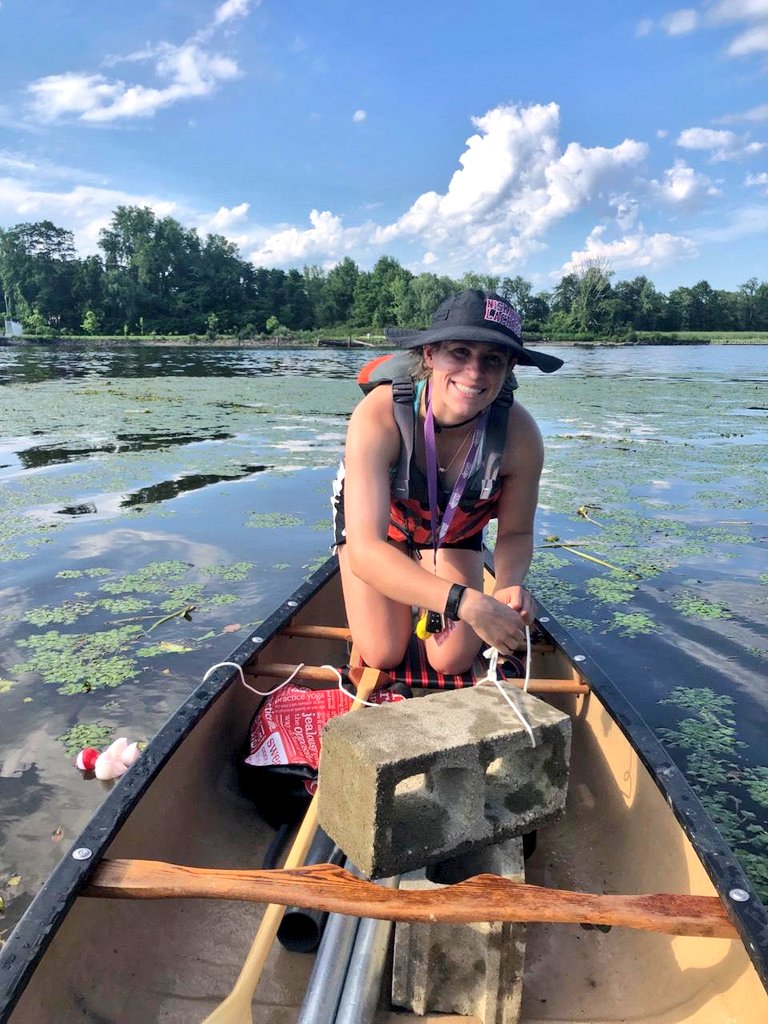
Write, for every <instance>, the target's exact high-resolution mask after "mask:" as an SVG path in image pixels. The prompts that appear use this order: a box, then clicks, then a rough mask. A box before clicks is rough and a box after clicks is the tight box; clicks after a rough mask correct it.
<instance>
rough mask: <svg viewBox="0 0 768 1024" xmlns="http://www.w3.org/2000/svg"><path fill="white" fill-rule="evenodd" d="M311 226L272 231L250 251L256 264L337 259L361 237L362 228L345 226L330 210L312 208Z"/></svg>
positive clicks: (276, 264) (277, 264)
mask: <svg viewBox="0 0 768 1024" xmlns="http://www.w3.org/2000/svg"><path fill="white" fill-rule="evenodd" d="M309 222H310V224H311V225H312V226H311V227H310V228H308V229H306V230H304V231H302V230H299V229H298V228H294V227H289V228H285V229H283V230H281V231H276V232H274V233H272V234H270V235H269V236H268V237H267V238H266V239H264V241H263V242H262V243H261V245H260V246H259V247H258V248H257V249H255V250H254V251H253V252H251V253H250V259H251V260H252V261H253V262H254V263H255V264H256V265H257V266H269V267H274V266H282V265H284V264H290V263H298V262H301V261H303V260H307V259H325V260H334V259H337V258H338V257H340V256H343V255H344V254H345V253H347V252H349V251H351V250H352V249H353V248H354V246H355V244H356V242H357V241H358V240H360V239H361V236H362V231H361V229H359V228H345V227H344V226H343V225H342V222H341V218H340V217H335V216H334V215H333V214H332V213H331V212H330V211H329V210H323V211H322V212H321V211H319V210H312V211H311V212H310V214H309Z"/></svg>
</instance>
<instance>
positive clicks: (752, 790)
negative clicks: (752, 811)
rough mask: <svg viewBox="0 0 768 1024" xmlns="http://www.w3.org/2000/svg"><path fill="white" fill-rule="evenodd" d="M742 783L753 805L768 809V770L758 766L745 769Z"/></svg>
mask: <svg viewBox="0 0 768 1024" xmlns="http://www.w3.org/2000/svg"><path fill="white" fill-rule="evenodd" d="M743 781H744V785H745V786H746V787H747V792H748V793H749V795H750V796H751V797H752V799H753V800H754V801H755V803H756V804H761V805H762V806H763V807H768V768H766V767H764V766H760V767H756V768H749V769H747V771H745V772H744V775H743Z"/></svg>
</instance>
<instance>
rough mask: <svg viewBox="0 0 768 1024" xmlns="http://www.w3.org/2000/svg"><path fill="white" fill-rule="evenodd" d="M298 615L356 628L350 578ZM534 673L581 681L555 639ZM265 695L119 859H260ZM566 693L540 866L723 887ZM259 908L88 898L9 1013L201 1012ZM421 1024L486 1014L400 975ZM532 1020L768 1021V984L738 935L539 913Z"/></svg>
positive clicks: (318, 645)
mask: <svg viewBox="0 0 768 1024" xmlns="http://www.w3.org/2000/svg"><path fill="white" fill-rule="evenodd" d="M295 621H296V622H301V623H322V624H324V625H337V626H340V625H343V624H344V619H343V606H342V602H341V598H340V587H339V582H338V576H334V577H332V578H331V579H330V581H329V582H328V583H327V584H326V585H325V586H324V587H323V589H321V590H320V591H319V592H318V594H317V595H316V596H315V597H314V598H313V599H312V600H311V601H310V602H309V603H308V604H307V605H305V606H304V607H303V608H302V609H301V610H300V611H299V613H298V615H297V617H296V619H295ZM259 657H260V660H262V661H264V662H290V663H293V664H295V663H297V662H299V661H303V662H306V663H307V664H313V665H322V664H337V665H341V664H343V663H344V662H345V661H346V659H347V650H346V646H345V644H344V643H343V642H342V641H338V640H318V639H303V638H288V637H285V636H276V637H275V638H274V639H273V640H272V641H271V642H270V643H269V644H268V645H266V646H265V647H264V648H263V649H262V651H261V652H260V655H259ZM251 671H253V666H251ZM533 676H534V677H550V678H566V679H570V678H573V677H574V672H573V669H572V667H571V665H570V664H569V662H568V660H567V659H566V658H565V656H564V655H563V654H562V653H561V652H559V651H558V650H556V649H555V648H554V647H553V648H552V649H551V650H541V651H539V652H538V653H537V654H536V655H535V661H534V667H533ZM261 685H263V686H264V688H265V689H266V688H268V687H269V686H273V685H275V683H274V681H270V680H266V679H264V680H262V682H261ZM432 699H439V697H435V698H432ZM256 700H257V698H255V697H254V696H253V695H252V694H251V693H249V692H248V691H247V690H245V689H244V688H243V687H242V686H241V685H240V684H239V682H237V681H235V682H233V683H232V684H231V685H229V686H228V687H227V688H226V689H225V690H224V692H223V693H222V695H221V697H220V698H219V699H218V700H217V701H216V702H215V703H214V704H213V706H212V707H211V709H210V710H209V711H208V713H207V714H205V715H204V716H203V717H202V718H201V720H200V721H199V723H198V724H197V725H196V726H195V727H194V728H193V730H192V732H191V733H190V735H189V736H188V738H187V739H186V740H185V741H184V742H183V743H182V744H181V746H180V747H179V748H178V750H177V752H176V753H175V754H174V755H173V756H172V757H171V759H170V760H169V761H168V762H167V764H166V765H165V767H164V768H163V769H162V770H161V772H160V773H159V774H158V776H157V777H156V779H155V781H154V782H153V783H152V785H151V786H150V788H149V790H148V792H147V793H146V795H145V796H144V798H143V799H142V800H141V801H140V802H139V804H138V806H137V807H136V809H135V810H134V812H133V813H132V814H131V816H130V817H129V818H128V820H127V822H126V823H125V825H124V826H123V827H122V829H121V831H120V832H119V834H118V835H117V837H116V839H115V840H114V841H113V842H112V844H111V846H110V848H109V850H108V855H109V856H110V857H136V858H144V859H150V860H168V861H173V862H176V863H181V864H189V865H194V866H200V867H205V866H209V867H223V868H227V867H260V866H261V863H262V858H263V856H264V853H265V850H266V848H267V846H268V844H269V842H270V840H271V839H272V837H273V835H274V833H273V830H272V829H271V828H270V827H268V826H267V825H265V823H264V822H263V821H261V820H260V818H259V817H258V815H257V814H256V812H255V810H254V807H253V804H252V803H251V802H250V801H249V800H247V799H246V798H245V797H244V796H243V795H242V793H241V791H240V789H239V785H238V780H237V776H236V771H235V765H236V761H237V758H238V755H239V751H240V748H241V745H242V743H243V740H244V738H245V735H246V731H247V726H248V723H249V721H250V717H251V715H252V713H253V710H254V708H255V703H256ZM552 702H553V703H557V705H558V706H559V707H561V708H562V709H563V710H565V711H567V712H568V713H569V714H570V715H571V716H572V719H573V728H574V743H573V756H572V765H571V780H570V787H569V798H568V810H567V814H566V816H565V817H564V819H563V820H562V821H561V822H560V823H558V824H556V825H553V826H550V827H548V828H546V829H542V830H540V832H539V837H538V847H537V850H536V852H535V854H534V855H533V857H532V858H531V859H530V860H529V861H528V863H527V880H528V881H530V882H534V883H537V884H545V885H549V886H553V887H561V888H566V889H575V890H579V889H581V890H585V891H596V892H607V893H611V892H617V893H635V892H638V893H640V892H676V893H695V894H703V895H712V894H714V889H713V887H712V885H711V883H710V881H709V878H708V877H707V874H706V872H705V870H704V868H703V866H702V864H701V862H700V861H699V859H698V857H697V855H696V853H695V852H694V850H693V847H692V846H691V844H690V843H689V841H688V840H687V838H686V837H685V835H684V833H683V831H682V829H681V828H680V827H679V825H678V823H677V821H676V819H675V817H674V815H673V813H672V812H671V810H670V809H669V807H668V806H667V804H666V802H665V800H664V799H663V797H662V796H661V794H660V793H659V791H658V789H657V787H656V786H655V784H654V782H653V780H652V779H651V777H650V775H649V774H648V772H647V771H646V769H645V768H644V767H643V765H642V763H641V762H640V760H639V758H638V756H637V755H636V753H635V752H634V750H633V749H632V747H631V746H630V744H629V743H628V742H627V740H626V739H625V737H624V735H623V734H622V732H621V730H620V729H619V728H618V727H617V726H616V724H615V723H614V721H613V719H612V718H611V717H610V715H609V714H608V712H607V711H606V709H605V707H604V706H603V705H602V704H601V702H600V700H599V699H598V698H597V696H596V695H595V694H594V693H592V694H589V695H588V696H586V697H584V696H581V695H558V696H556V697H555V698H552ZM259 917H260V908H259V907H258V906H256V905H254V904H238V903H230V902H223V901H217V900H211V901H209V900H197V901H192V900H162V901H155V902H152V901H143V900H142V901H127V900H125V901H118V900H106V899H103V900H99V899H87V898H82V897H81V898H78V899H77V900H76V902H75V904H74V907H73V909H72V911H71V912H70V913H69V915H68V916H67V918H66V920H65V922H64V924H63V926H62V927H61V928H60V930H59V932H58V933H57V935H56V937H55V938H54V940H53V942H52V943H51V945H50V947H49V949H48V952H47V953H46V955H45V956H44V957H43V960H42V962H41V963H40V965H39V966H38V968H37V970H36V972H35V974H34V976H33V977H32V979H31V981H30V983H29V985H28V986H27V989H26V991H25V992H24V994H23V996H22V997H21V999H20V1001H19V1003H18V1004H17V1007H16V1009H15V1011H14V1012H13V1013H12V1014H11V1016H10V1018H9V1019H10V1021H11V1022H12V1024H66V1022H69V1021H92V1022H98V1024H111V1022H114V1024H134V1022H135V1024H147V1022H148V1021H162V1022H164V1024H193V1022H198V1021H202V1020H203V1019H204V1018H205V1017H206V1016H207V1014H208V1013H209V1012H211V1011H212V1010H213V1009H214V1008H215V1006H216V1005H217V1004H218V1003H219V1002H220V1001H221V1000H222V999H223V998H224V996H225V995H226V994H227V993H228V992H229V990H230V988H231V987H232V985H233V983H234V980H235V978H236V976H237V973H238V969H239V965H240V964H241V963H242V961H243V959H244V958H245V956H246V954H247V952H248V949H249V947H250V943H251V940H252V938H253V935H254V934H255V931H256V928H257V926H258V921H259ZM312 959H313V958H312V956H311V955H307V954H297V953H288V952H286V951H284V950H283V949H282V948H280V947H279V946H276V947H275V948H274V949H273V950H272V953H271V954H270V958H269V961H268V965H267V969H266V971H265V974H264V976H263V977H262V981H261V983H260V985H259V987H258V989H257V993H256V998H255V1001H254V1006H253V1017H254V1021H255V1022H256V1024H293V1022H294V1021H295V1020H296V1016H297V1011H298V1007H299V1005H300V1003H301V999H302V993H303V989H304V985H305V984H306V981H307V979H308V977H309V973H310V971H311V967H312ZM416 1020H421V1021H424V1020H434V1021H438V1020H439V1021H440V1022H442V1024H449V1022H450V1021H459V1020H463V1021H467V1020H470V1021H471V1020H474V1018H466V1017H464V1018H459V1017H453V1016H451V1017H447V1016H440V1015H437V1016H434V1017H430V1018H423V1017H422V1018H416V1017H412V1016H411V1015H410V1014H407V1013H404V1012H402V1011H391V1010H390V1009H389V1005H388V1001H387V993H386V982H385V985H384V988H383V990H382V995H381V1001H380V1009H379V1011H378V1014H377V1017H376V1021H377V1024H397V1022H400V1024H406V1022H409V1021H416ZM522 1020H524V1021H525V1022H528V1024H534V1022H545V1021H548V1022H553V1021H557V1022H559V1024H575V1022H590V1024H593V1022H597V1021H600V1022H619V1021H632V1022H633V1024H651V1022H653V1024H673V1022H674V1024H683V1022H685V1024H726V1022H739V1024H752V1022H754V1024H758V1022H760V1024H764V1022H765V1021H766V1020H768V995H767V994H766V990H765V989H764V987H763V985H762V984H761V982H760V980H759V978H758V976H757V973H756V972H755V970H754V968H753V966H752V964H751V961H750V960H749V958H748V956H747V954H746V952H745V949H744V947H743V945H742V944H741V942H739V941H730V940H725V939H703V938H681V937H669V936H663V935H656V934H652V933H647V932H638V931H630V930H625V929H617V928H615V929H613V930H612V931H611V932H610V933H607V934H606V933H603V932H601V931H597V930H585V929H583V928H582V927H580V926H578V925H549V926H548V925H541V924H532V925H529V926H528V929H527V950H526V970H525V981H524V996H523V1015H522Z"/></svg>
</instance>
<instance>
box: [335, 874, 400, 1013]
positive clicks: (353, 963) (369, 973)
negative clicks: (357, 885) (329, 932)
mask: <svg viewBox="0 0 768 1024" xmlns="http://www.w3.org/2000/svg"><path fill="white" fill-rule="evenodd" d="M378 884H379V885H381V886H384V887H385V888H387V889H396V888H397V887H398V885H399V884H400V876H399V875H395V876H393V877H392V878H382V879H381V881H380V882H379V883H378ZM391 933H392V922H391V921H378V920H374V919H372V918H363V920H362V921H361V922H360V927H359V928H358V930H357V938H356V939H355V946H354V949H353V950H352V956H351V959H350V961H349V967H348V969H347V977H346V979H345V981H344V989H343V991H342V993H341V1000H340V1002H339V1009H338V1011H337V1013H336V1018H335V1021H334V1024H372V1022H373V1018H374V1016H375V1014H376V1007H377V1005H378V1002H379V993H380V992H381V979H382V976H383V974H384V966H385V963H386V959H387V949H388V947H389V937H390V935H391Z"/></svg>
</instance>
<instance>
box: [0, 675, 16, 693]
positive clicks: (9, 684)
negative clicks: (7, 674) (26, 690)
mask: <svg viewBox="0 0 768 1024" xmlns="http://www.w3.org/2000/svg"><path fill="white" fill-rule="evenodd" d="M16 682H17V681H16V680H15V679H2V678H0V693H8V692H9V690H11V689H12V688H13V687H14V686H15V685H16Z"/></svg>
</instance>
